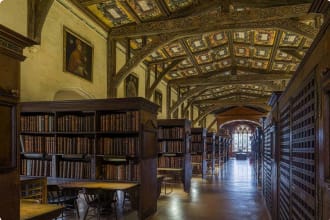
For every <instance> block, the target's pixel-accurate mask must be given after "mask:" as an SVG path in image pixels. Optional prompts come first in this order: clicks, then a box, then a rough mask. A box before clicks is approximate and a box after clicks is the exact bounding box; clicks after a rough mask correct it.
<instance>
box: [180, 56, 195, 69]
mask: <svg viewBox="0 0 330 220" xmlns="http://www.w3.org/2000/svg"><path fill="white" fill-rule="evenodd" d="M192 66H193V63H192V62H191V60H190V58H187V59H184V60H182V62H181V63H179V65H178V67H179V68H181V69H183V68H188V67H192Z"/></svg>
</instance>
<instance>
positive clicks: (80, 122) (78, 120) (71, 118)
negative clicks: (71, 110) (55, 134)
mask: <svg viewBox="0 0 330 220" xmlns="http://www.w3.org/2000/svg"><path fill="white" fill-rule="evenodd" d="M57 131H59V132H92V131H95V126H94V115H83V116H81V115H63V116H59V117H58V118H57Z"/></svg>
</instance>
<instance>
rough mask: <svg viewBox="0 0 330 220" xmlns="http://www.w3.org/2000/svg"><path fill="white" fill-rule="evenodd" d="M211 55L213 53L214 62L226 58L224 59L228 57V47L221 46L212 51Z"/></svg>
mask: <svg viewBox="0 0 330 220" xmlns="http://www.w3.org/2000/svg"><path fill="white" fill-rule="evenodd" d="M213 53H214V58H215V59H216V60H220V59H223V58H226V57H229V56H230V53H229V47H228V46H222V47H219V48H216V49H213Z"/></svg>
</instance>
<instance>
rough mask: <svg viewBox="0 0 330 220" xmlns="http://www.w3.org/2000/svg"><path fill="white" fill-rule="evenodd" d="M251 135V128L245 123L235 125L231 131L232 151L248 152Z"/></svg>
mask: <svg viewBox="0 0 330 220" xmlns="http://www.w3.org/2000/svg"><path fill="white" fill-rule="evenodd" d="M251 135H252V131H251V128H250V127H249V126H247V125H238V126H236V128H235V130H234V132H233V140H234V144H233V152H250V151H251V140H250V136H251Z"/></svg>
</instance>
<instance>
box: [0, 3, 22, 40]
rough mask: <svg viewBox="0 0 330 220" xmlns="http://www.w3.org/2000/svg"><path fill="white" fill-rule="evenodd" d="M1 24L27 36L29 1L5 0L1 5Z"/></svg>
mask: <svg viewBox="0 0 330 220" xmlns="http://www.w3.org/2000/svg"><path fill="white" fill-rule="evenodd" d="M0 24H2V25H4V26H6V27H8V28H10V29H11V30H14V31H15V32H17V33H19V34H22V35H23V36H27V0H4V1H3V2H2V3H1V4H0Z"/></svg>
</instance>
